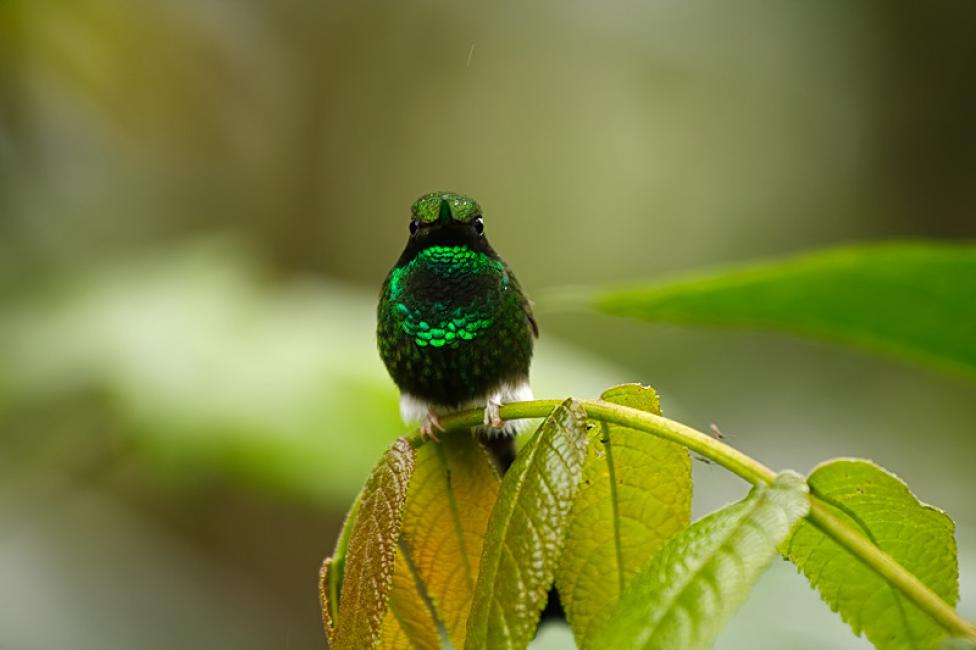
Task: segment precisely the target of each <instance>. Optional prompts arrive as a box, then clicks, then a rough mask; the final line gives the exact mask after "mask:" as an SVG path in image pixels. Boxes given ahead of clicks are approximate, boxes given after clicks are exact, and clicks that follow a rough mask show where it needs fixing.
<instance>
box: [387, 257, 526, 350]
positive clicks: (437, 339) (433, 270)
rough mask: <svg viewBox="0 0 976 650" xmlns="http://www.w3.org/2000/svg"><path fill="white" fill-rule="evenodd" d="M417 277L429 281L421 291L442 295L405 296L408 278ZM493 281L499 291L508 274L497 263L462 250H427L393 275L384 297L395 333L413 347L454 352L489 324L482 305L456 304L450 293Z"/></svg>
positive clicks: (487, 312) (488, 312)
mask: <svg viewBox="0 0 976 650" xmlns="http://www.w3.org/2000/svg"><path fill="white" fill-rule="evenodd" d="M418 274H422V275H425V276H428V278H427V281H425V282H423V283H421V284H422V285H424V286H427V287H431V288H433V287H435V286H437V285H440V288H441V290H440V291H434V292H418V291H414V290H410V291H408V290H407V289H408V285H409V284H411V278H416V277H417V276H418ZM498 276H501V283H502V286H507V285H508V283H509V277H508V273H507V272H506V270H505V264H504V263H503V262H502V261H500V260H497V259H494V258H492V257H490V256H488V255H486V254H484V253H481V252H477V251H472V250H471V249H469V248H468V247H466V246H430V247H428V248H425V249H424V250H422V251H421V252H420V253H418V254H417V256H416V257H415V258H414V259H412V260H411V261H410V262H409V263H408V264H406V265H404V266H402V267H399V268H396V269H394V270H393V272H392V273H391V274H390V295H389V297H390V300H391V302H392V303H393V312H394V313H395V314H396V317H397V320H399V321H400V327H401V328H402V329H403V331H404V332H405V333H406V334H407V335H408V336H410V337H412V338H413V341H414V342H415V343H416V344H417V345H418V346H420V347H427V346H431V347H434V348H441V347H444V346H448V347H456V346H458V345H460V344H461V343H463V342H464V341H472V340H474V339H476V338H477V337H478V336H479V335H480V334H481V333H483V332H485V331H487V330H488V329H489V328H490V327H491V326H492V324H493V322H494V319H493V317H492V309H491V308H490V306H489V305H487V304H486V302H485V300H484V299H482V298H474V299H472V300H470V301H466V302H465V303H464V304H458V300H457V297H458V295H457V293H456V292H455V291H453V289H460V288H468V289H473V288H475V287H476V286H477V285H478V284H480V283H481V281H482V280H483V279H484V278H486V277H494V278H498ZM431 280H433V281H431ZM496 281H497V280H496ZM450 294H454V295H450ZM474 295H477V292H475V294H474ZM452 298H453V299H452Z"/></svg>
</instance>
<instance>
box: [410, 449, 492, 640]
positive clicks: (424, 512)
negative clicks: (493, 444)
mask: <svg viewBox="0 0 976 650" xmlns="http://www.w3.org/2000/svg"><path fill="white" fill-rule="evenodd" d="M500 485H501V478H500V477H499V476H498V471H497V470H496V469H495V466H494V463H493V462H492V460H491V458H490V457H489V456H488V453H487V452H486V451H485V449H484V447H482V445H481V444H480V443H479V442H478V441H476V440H475V439H474V438H473V437H472V436H470V435H467V434H466V433H464V432H458V433H456V434H454V435H450V436H446V437H445V438H444V441H443V442H441V443H439V444H426V445H424V446H423V447H421V448H420V449H419V450H417V468H416V471H415V472H414V478H413V481H412V482H411V485H410V491H409V493H408V495H407V506H406V512H405V514H404V518H403V539H404V541H405V542H406V546H407V548H408V549H409V551H410V557H411V559H412V561H413V565H414V566H415V567H416V569H417V573H418V574H419V576H420V577H421V579H422V580H423V583H424V585H425V586H426V590H427V594H428V596H429V597H430V599H431V601H432V602H433V604H434V608H435V609H436V611H437V614H438V616H439V618H440V620H441V621H442V622H443V623H444V627H445V628H446V629H447V632H448V635H449V636H450V638H451V641H452V642H453V643H454V645H455V646H456V647H458V648H463V647H464V639H465V629H466V623H467V620H468V611H469V610H470V608H471V599H472V597H473V596H474V586H475V582H476V580H477V578H478V571H479V568H480V565H481V551H482V546H483V545H484V541H485V530H486V529H487V527H488V518H489V517H490V516H491V510H492V508H493V507H494V505H495V501H496V500H497V498H498V490H499V486H500Z"/></svg>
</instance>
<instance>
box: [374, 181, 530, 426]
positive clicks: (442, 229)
mask: <svg viewBox="0 0 976 650" xmlns="http://www.w3.org/2000/svg"><path fill="white" fill-rule="evenodd" d="M377 320H378V325H377V328H376V337H377V341H378V344H379V352H380V356H381V357H382V358H383V363H385V364H386V368H387V370H388V371H389V373H390V376H391V377H392V378H393V381H394V382H396V385H397V387H398V388H399V389H400V414H401V416H402V417H403V419H404V422H408V423H409V422H416V421H418V420H419V421H420V434H421V437H422V438H428V437H429V438H432V439H433V440H435V441H436V440H437V436H436V434H435V433H434V430H435V429H437V430H440V431H443V430H444V429H443V427H441V424H440V422H439V421H438V416H442V415H445V414H447V413H450V412H452V411H457V410H462V409H467V408H475V407H477V408H482V407H483V408H484V411H485V415H484V429H482V430H484V431H488V432H491V433H505V434H512V433H514V432H515V431H516V428H517V427H516V425H515V424H514V423H509V424H505V423H503V422H502V420H501V418H500V417H499V415H498V409H499V407H500V406H501V405H502V404H504V403H507V402H512V401H520V400H529V399H532V389H531V388H530V387H529V364H530V362H531V360H532V346H533V339H534V338H536V337H538V336H539V328H538V326H537V325H536V322H535V318H534V317H533V315H532V306H531V304H530V302H529V300H528V298H526V296H525V294H524V293H522V289H521V287H520V286H519V283H518V281H517V280H516V279H515V275H514V274H513V273H512V270H511V269H510V268H509V267H508V265H507V264H506V263H505V261H504V260H502V258H501V257H499V256H498V253H496V252H495V251H494V250H493V249H492V247H491V245H490V244H489V243H488V239H487V237H486V236H485V223H484V217H483V216H482V213H481V207H480V206H479V205H478V203H477V202H476V201H475V200H474V199H472V198H469V197H467V196H464V195H461V194H455V193H454V192H432V193H430V194H425V195H424V196H422V197H420V198H419V199H417V201H416V202H415V203H414V204H413V207H412V208H411V218H410V237H409V238H408V239H407V246H406V248H405V249H404V251H403V254H402V255H400V259H399V260H397V262H396V264H395V265H394V266H393V269H391V270H390V273H389V274H388V275H387V276H386V280H385V281H384V282H383V288H382V291H381V294H380V303H379V307H378V309H377Z"/></svg>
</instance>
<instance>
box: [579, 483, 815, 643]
mask: <svg viewBox="0 0 976 650" xmlns="http://www.w3.org/2000/svg"><path fill="white" fill-rule="evenodd" d="M808 509H809V499H808V498H807V488H806V484H805V483H804V481H803V477H801V476H799V475H798V474H795V473H793V472H783V473H782V474H780V475H779V476H777V477H776V480H775V481H774V483H773V484H772V485H771V486H764V485H763V486H757V487H756V488H754V489H753V490H752V492H750V494H749V496H748V497H746V498H745V499H744V500H742V501H739V502H738V503H735V504H732V505H730V506H726V507H725V508H723V509H722V510H719V511H718V512H715V513H713V514H711V515H709V516H708V517H705V518H704V519H702V520H701V521H698V522H696V523H695V524H694V525H692V526H691V527H689V528H686V529H685V530H684V531H682V532H681V533H679V534H678V535H676V536H675V537H673V538H672V539H671V541H669V542H668V543H667V544H666V545H665V547H664V549H662V550H661V552H660V553H658V554H657V556H655V558H654V559H653V560H651V563H650V564H649V565H648V566H647V567H646V568H645V569H644V570H643V571H641V573H640V574H638V575H637V576H636V577H635V578H634V580H633V581H632V582H631V585H630V587H629V588H628V589H627V591H625V592H624V594H623V596H622V597H621V598H620V602H619V603H618V605H617V607H616V609H615V610H614V612H613V613H612V614H611V616H610V619H609V620H608V621H607V622H606V623H605V624H604V625H603V627H602V628H601V629H600V631H599V632H598V633H597V635H596V637H595V638H594V640H593V644H592V645H593V647H594V648H600V649H601V650H602V649H603V648H607V649H611V648H612V649H617V648H620V649H624V648H626V649H627V650H690V649H697V648H707V647H710V646H711V644H712V641H713V640H714V639H715V636H716V635H717V634H718V632H719V631H720V630H721V629H722V626H723V625H724V624H725V622H726V621H727V620H728V619H729V617H731V616H732V614H733V613H734V612H735V610H736V609H737V608H738V606H739V605H740V604H742V602H743V601H744V600H745V599H746V597H747V596H748V594H749V591H750V590H751V588H752V586H753V585H754V584H755V582H756V580H758V578H759V576H760V575H761V574H762V572H763V570H765V568H766V567H767V566H769V563H770V561H771V560H772V559H773V558H774V557H775V556H776V547H777V546H778V545H779V544H780V543H781V542H782V541H783V540H785V539H786V538H787V537H788V536H789V534H790V531H791V530H792V529H793V526H794V525H795V524H796V522H797V521H798V520H799V519H800V518H801V517H803V516H804V515H805V514H806V513H807V511H808Z"/></svg>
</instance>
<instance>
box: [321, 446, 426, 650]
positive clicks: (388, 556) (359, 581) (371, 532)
mask: <svg viewBox="0 0 976 650" xmlns="http://www.w3.org/2000/svg"><path fill="white" fill-rule="evenodd" d="M413 468H414V450H413V448H412V447H411V446H410V442H409V441H408V440H407V439H406V438H399V439H398V440H397V441H396V442H395V443H394V444H393V446H392V447H391V448H390V449H389V450H388V451H387V452H386V454H385V455H384V456H383V459H382V460H381V461H380V463H379V465H377V467H376V468H375V469H374V470H373V472H372V474H370V476H369V479H368V480H367V481H366V485H365V487H364V488H363V492H362V495H361V496H360V499H359V506H358V514H357V515H356V517H355V520H354V521H353V522H352V529H351V530H352V532H351V533H350V535H349V542H348V549H347V552H346V554H345V570H344V575H343V576H342V578H341V580H342V591H341V595H340V597H339V612H338V616H337V617H336V619H337V620H336V621H335V634H334V639H335V645H334V647H335V648H336V650H361V649H362V650H365V649H366V648H372V647H374V646H375V645H376V643H377V641H378V640H379V637H380V629H381V627H382V623H383V618H384V615H385V614H386V609H387V602H388V599H389V594H390V583H391V581H392V578H393V568H394V559H395V557H396V551H397V544H398V540H399V538H400V523H401V520H402V517H403V507H404V503H405V502H406V498H407V488H408V485H409V483H410V476H411V474H412V473H413ZM340 543H341V542H340Z"/></svg>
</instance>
